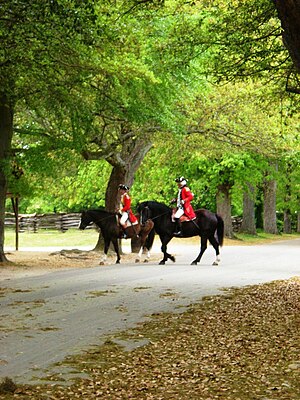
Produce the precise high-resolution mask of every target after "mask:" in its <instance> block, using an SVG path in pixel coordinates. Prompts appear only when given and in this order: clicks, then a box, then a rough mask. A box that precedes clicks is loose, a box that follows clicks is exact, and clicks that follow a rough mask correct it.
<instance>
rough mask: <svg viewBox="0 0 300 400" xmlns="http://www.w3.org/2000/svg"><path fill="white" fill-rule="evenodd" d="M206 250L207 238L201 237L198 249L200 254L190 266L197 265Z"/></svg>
mask: <svg viewBox="0 0 300 400" xmlns="http://www.w3.org/2000/svg"><path fill="white" fill-rule="evenodd" d="M206 249H207V238H206V237H201V247H200V253H199V254H198V257H197V258H196V259H195V260H194V261H192V263H191V265H197V263H198V262H200V260H201V257H202V256H203V253H204V252H205V250H206Z"/></svg>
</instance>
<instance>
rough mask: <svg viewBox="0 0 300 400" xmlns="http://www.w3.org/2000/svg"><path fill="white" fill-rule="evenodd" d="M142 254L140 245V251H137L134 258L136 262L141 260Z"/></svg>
mask: <svg viewBox="0 0 300 400" xmlns="http://www.w3.org/2000/svg"><path fill="white" fill-rule="evenodd" d="M142 254H143V248H142V247H141V248H140V251H139V253H138V255H137V257H136V259H135V262H136V263H138V262H140V261H141V257H142Z"/></svg>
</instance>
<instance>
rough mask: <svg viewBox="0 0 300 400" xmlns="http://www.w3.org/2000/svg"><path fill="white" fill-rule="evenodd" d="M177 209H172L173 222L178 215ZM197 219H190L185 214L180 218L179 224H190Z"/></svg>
mask: <svg viewBox="0 0 300 400" xmlns="http://www.w3.org/2000/svg"><path fill="white" fill-rule="evenodd" d="M176 211H177V209H176V208H173V209H172V221H173V222H175V218H174V215H175V213H176ZM195 219H196V217H195V218H189V217H188V216H187V215H185V214H183V215H182V216H181V217H180V218H179V222H189V221H194V220H195Z"/></svg>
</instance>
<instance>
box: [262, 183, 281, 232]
mask: <svg viewBox="0 0 300 400" xmlns="http://www.w3.org/2000/svg"><path fill="white" fill-rule="evenodd" d="M276 190H277V183H276V180H275V179H273V178H271V179H265V182H264V189H263V191H264V215H263V219H264V231H265V232H266V233H271V234H274V235H277V234H278V229H277V221H276Z"/></svg>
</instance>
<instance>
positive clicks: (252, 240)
mask: <svg viewBox="0 0 300 400" xmlns="http://www.w3.org/2000/svg"><path fill="white" fill-rule="evenodd" d="M235 236H236V238H237V239H238V240H241V241H242V242H245V243H249V244H260V243H261V244H263V243H267V242H273V241H276V240H290V239H296V238H300V234H299V233H293V234H287V233H281V234H279V235H272V234H271V233H265V232H257V235H250V234H247V233H236V234H235Z"/></svg>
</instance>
